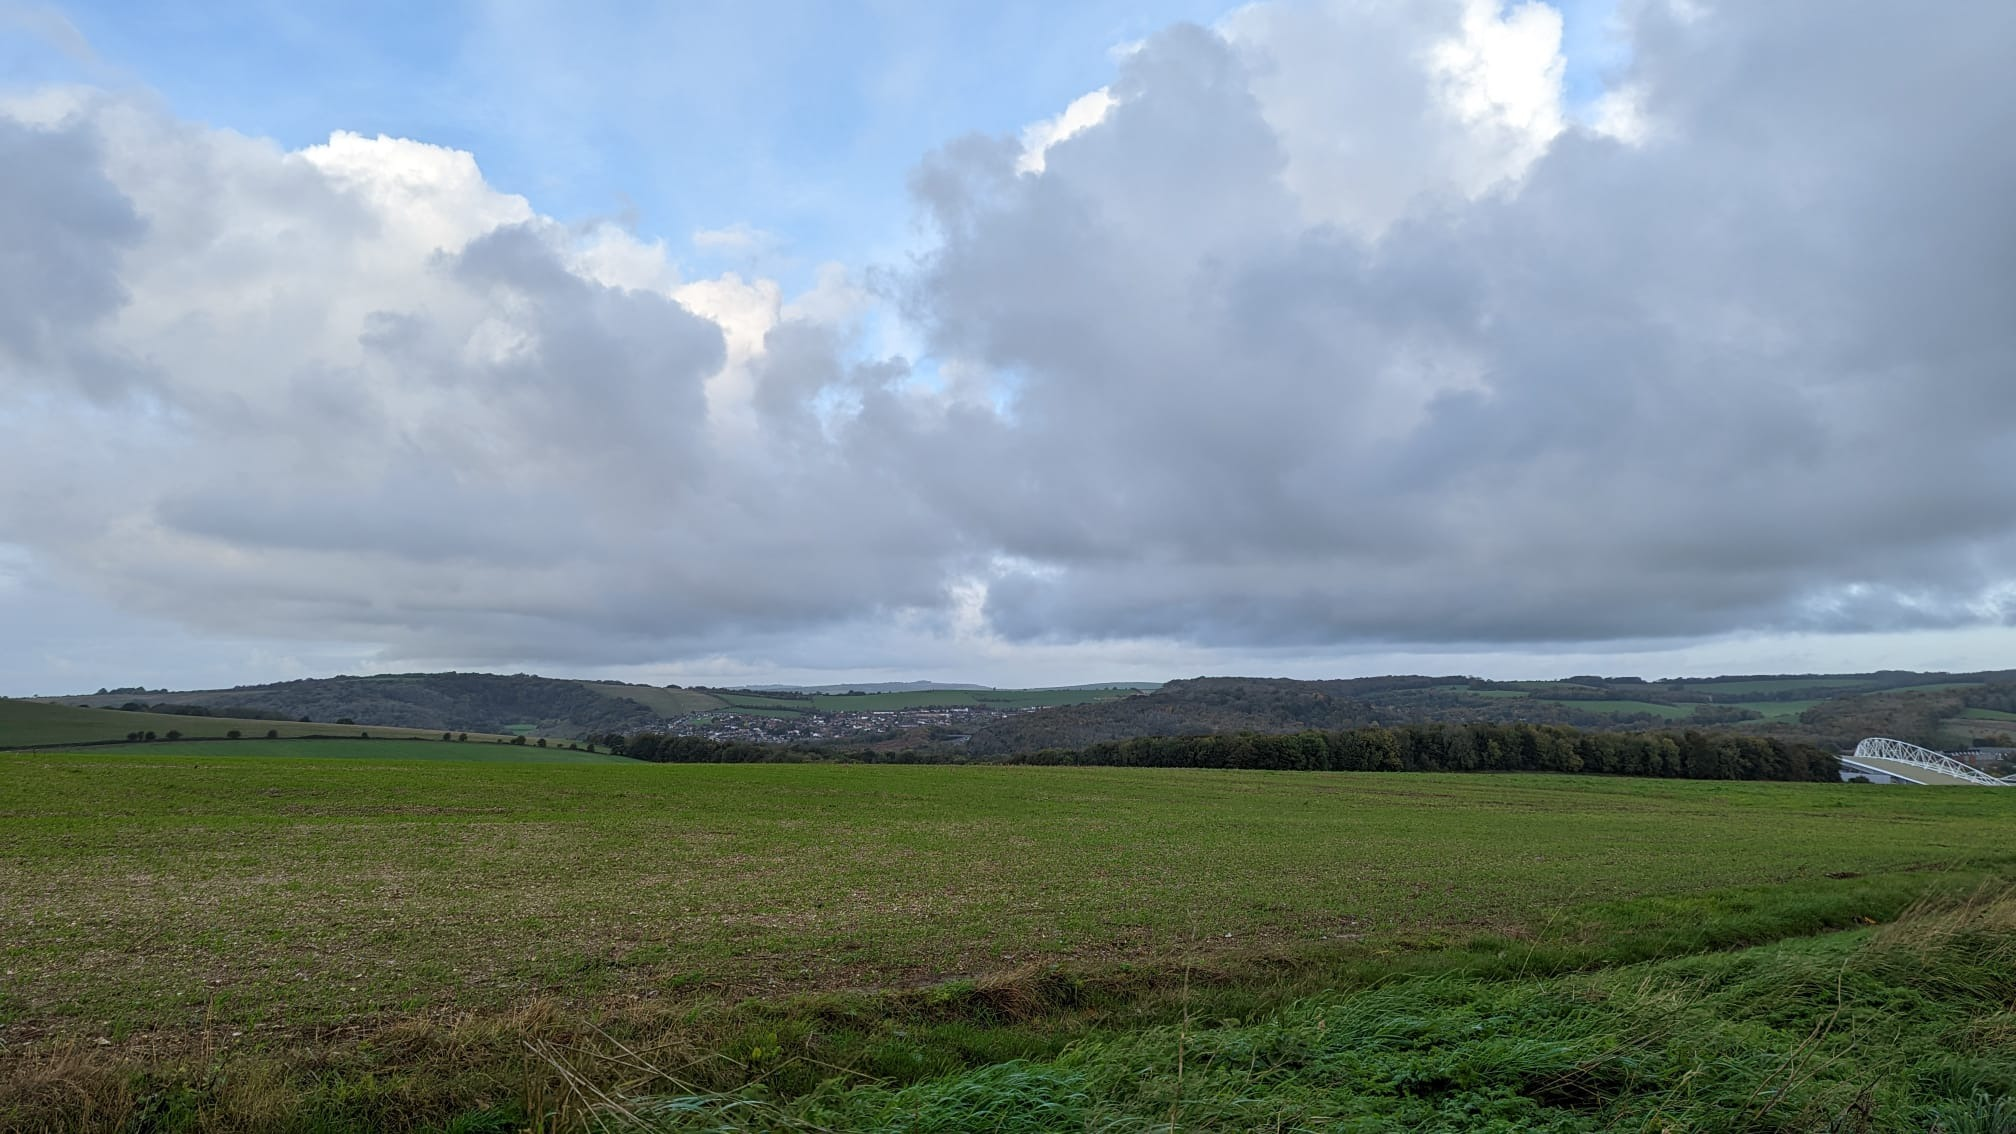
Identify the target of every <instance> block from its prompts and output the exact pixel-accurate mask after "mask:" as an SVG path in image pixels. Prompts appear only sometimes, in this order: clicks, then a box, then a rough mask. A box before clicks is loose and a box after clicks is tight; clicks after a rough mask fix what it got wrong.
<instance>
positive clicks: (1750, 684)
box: [1671, 677, 1915, 697]
mask: <svg viewBox="0 0 2016 1134" xmlns="http://www.w3.org/2000/svg"><path fill="white" fill-rule="evenodd" d="M1878 684H1881V682H1880V681H1879V680H1878V679H1877V678H1873V677H1760V678H1755V679H1751V680H1736V681H1689V682H1685V683H1683V684H1680V685H1678V686H1673V687H1671V688H1677V689H1681V690H1684V691H1686V692H1689V693H1712V694H1714V695H1715V696H1717V697H1721V696H1724V695H1731V696H1755V695H1763V694H1770V693H1783V692H1785V691H1787V690H1791V689H1838V690H1841V691H1842V692H1844V693H1845V692H1851V691H1859V690H1863V689H1868V688H1871V687H1873V686H1876V685H1878ZM1914 688H1915V687H1914Z"/></svg>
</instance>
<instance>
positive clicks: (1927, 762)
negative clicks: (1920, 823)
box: [1841, 736, 2016, 787]
mask: <svg viewBox="0 0 2016 1134" xmlns="http://www.w3.org/2000/svg"><path fill="white" fill-rule="evenodd" d="M1841 767H1842V769H1843V771H1844V774H1851V775H1853V774H1861V775H1880V776H1888V777H1889V778H1891V779H1893V780H1902V781H1903V782H1905V783H1907V784H1927V785H1934V784H1936V785H1966V786H1971V787H2016V782H2012V780H2016V777H2012V779H2001V780H1998V779H1996V778H1995V777H1994V776H1991V775H1989V774H1988V773H1986V772H1984V771H1982V770H1981V769H1979V768H1976V767H1973V766H1971V765H1968V764H1963V763H1961V762H1960V761H1958V760H1955V759H1954V758H1952V757H1951V756H1948V755H1946V754H1945V753H1944V752H1934V751H1932V750H1931V749H1930V748H1920V747H1918V746H1917V745H1915V744H1907V743H1905V742H1904V741H1901V740H1892V739H1890V738H1889V737H1887V736H1872V737H1869V738H1868V739H1867V740H1864V741H1862V743H1860V744H1857V745H1856V746H1855V751H1854V753H1853V754H1852V755H1848V756H1843V757H1841Z"/></svg>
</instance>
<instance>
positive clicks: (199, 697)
mask: <svg viewBox="0 0 2016 1134" xmlns="http://www.w3.org/2000/svg"><path fill="white" fill-rule="evenodd" d="M898 685H899V687H898V688H894V689H881V690H879V691H869V687H867V686H835V687H833V688H834V689H836V690H848V691H836V692H823V691H818V690H807V691H796V690H785V689H774V690H771V691H768V692H757V691H752V690H747V689H682V688H678V687H675V686H655V685H631V684H626V683H623V682H617V681H578V680H572V679H567V678H555V677H536V676H532V675H529V674H517V675H512V676H502V675H497V674H488V673H400V674H383V675H379V676H373V677H329V678H317V679H312V680H305V681H284V682H278V683H275V684H271V685H242V686H237V687H234V688H231V689H195V690H182V691H177V692H169V691H167V690H165V689H164V690H146V689H138V688H128V689H107V690H102V691H100V692H98V693H93V694H89V695H81V696H73V697H63V698H54V699H52V700H55V701H58V702H60V703H63V704H67V705H71V706H80V707H81V706H89V707H91V708H95V709H119V708H122V707H128V706H130V707H133V708H141V709H151V710H154V711H157V712H161V713H174V712H180V711H191V710H194V709H202V710H205V711H207V712H209V713H211V714H213V715H215V714H225V715H233V716H240V717H265V718H271V719H273V720H278V721H287V722H299V721H301V720H302V718H307V719H308V720H309V721H311V722H315V723H318V724H325V725H326V724H333V723H335V722H338V721H351V722H354V723H356V724H357V725H359V726H367V727H368V726H375V727H403V728H412V729H418V730H422V731H425V730H436V731H443V730H445V731H458V732H471V733H476V732H482V733H518V734H523V735H533V736H545V737H551V738H554V739H559V740H582V739H587V738H589V737H593V736H603V735H606V734H608V733H612V732H613V733H634V732H640V731H644V730H647V729H651V728H654V727H658V726H660V725H662V724H663V722H665V721H666V720H668V719H672V718H679V717H691V716H695V715H706V714H717V713H718V714H736V715H738V716H742V717H749V716H758V717H780V718H781V717H801V716H807V715H812V714H820V713H868V712H889V711H896V710H903V709H928V708H942V707H948V706H969V707H974V708H984V709H993V710H997V711H1003V712H1007V711H1014V710H1020V709H1028V708H1035V707H1041V706H1050V705H1073V704H1079V703H1083V702H1091V701H1102V700H1108V699H1112V698H1124V697H1131V696H1134V695H1135V694H1136V693H1137V691H1138V689H1139V688H1140V686H1138V685H1132V684H1114V685H1101V686H1080V687H1075V688H1068V689H990V688H987V687H985V686H954V685H942V684H936V683H932V682H902V683H898ZM923 686H931V687H930V688H924V687H923ZM1150 688H1152V686H1151V687H1150ZM157 731H158V730H157ZM181 731H182V732H184V733H185V734H188V735H199V734H198V733H195V732H192V731H191V730H190V729H189V728H187V727H184V728H183V729H182V730H181ZM202 735H207V734H202ZM219 735H221V733H220V734H219ZM259 735H264V729H263V728H262V729H260V730H259ZM6 743H7V741H6V740H5V739H4V738H0V746H5V745H6Z"/></svg>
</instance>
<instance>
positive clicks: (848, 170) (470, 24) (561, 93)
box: [0, 0, 1232, 289]
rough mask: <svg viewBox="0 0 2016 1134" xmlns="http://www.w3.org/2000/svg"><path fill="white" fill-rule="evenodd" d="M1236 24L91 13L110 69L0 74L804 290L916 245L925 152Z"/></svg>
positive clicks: (60, 66) (546, 8)
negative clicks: (360, 147) (346, 140)
mask: <svg viewBox="0 0 2016 1134" xmlns="http://www.w3.org/2000/svg"><path fill="white" fill-rule="evenodd" d="M1231 6H1232V5H1230V4H1228V3H1226V0H1072V2H1070V3H1049V4H1032V5H996V4H991V3H980V2H977V0H949V2H943V3H929V4H925V3H894V2H880V3H877V2H870V3H862V4H831V3H825V2H823V0H767V2H762V3H751V2H730V0H708V2H691V3H677V4H673V3H654V2H648V0H623V2H619V3H613V4H597V5H578V4H561V3H558V2H557V0H507V2H501V3H495V4H475V3H453V2H447V3H428V4H408V3H392V2H389V0H362V2H351V0H344V2H342V3H337V2H334V0H299V2H285V3H283V2H278V0H263V2H253V3H235V4H221V3H197V2H188V0H179V2H178V0H164V2H162V3H153V4H144V5H135V4H130V3H125V2H124V0H79V2H76V3H68V4H63V5H60V6H59V7H58V8H55V9H47V8H44V9H36V11H40V12H44V13H48V12H52V11H53V12H58V13H60V15H61V16H63V17H67V21H68V23H69V24H71V25H73V26H74V27H75V29H76V30H77V32H78V33H80V34H81V37H82V39H83V40H85V41H88V42H89V43H90V44H91V45H92V48H93V49H95V52H96V55H97V56H98V57H99V58H100V59H101V60H103V63H102V64H101V65H96V66H94V65H91V64H87V63H83V62H80V61H79V60H78V59H76V58H74V57H73V54H72V53H68V52H66V51H65V50H64V49H63V48H61V47H60V46H58V45H57V44H56V43H55V42H54V40H55V38H56V37H52V36H48V35H33V34H30V35H23V36H17V37H14V38H16V39H19V40H24V41H27V42H26V46H22V45H21V44H18V43H17V44H15V45H12V46H10V47H9V48H8V49H6V52H7V54H6V55H5V56H0V58H6V59H7V61H8V62H9V63H10V64H16V65H14V66H10V68H9V71H8V73H9V74H10V75H12V76H14V77H15V81H16V82H20V83H35V82H46V81H87V82H95V83H99V84H103V85H117V86H135V87H144V88H148V89H152V90H155V91H158V92H159V93H160V95H161V96H162V98H163V99H164V101H165V102H166V104H167V105H168V107H169V108H170V109H171V110H172V111H173V112H174V113H175V114H177V115H178V116H181V117H184V118H189V119H193V120H196V121H200V122H204V123H207V124H210V125H213V126H220V127H228V128H230V129H234V130H237V131H240V132H242V133H246V134H252V135H259V136H265V137H271V138H273V139H275V140H277V141H278V142H280V143H281V144H282V145H285V146H287V147H289V148H295V147H299V146H304V145H310V144H313V143H316V142H320V141H323V140H325V139H326V138H327V137H328V135H329V133H330V132H331V131H334V130H352V131H356V132H358V133H362V134H366V135H373V134H379V133H384V134H388V135H394V136H402V137H410V138H415V139H418V140H421V141H425V142H431V143H434V144H437V145H446V146H452V147H455V148H458V149H465V150H469V151H471V152H472V153H474V154H475V155H476V158H477V161H478V163H479V164H480V165H481V167H482V168H483V170H484V173H485V175H486V176H487V177H488V178H489V179H490V180H491V182H492V183H493V184H494V185H496V186H497V187H498V188H500V189H503V190H505V191H507V192H513V193H520V194H523V195H524V196H526V197H527V198H528V199H529V200H531V201H532V203H533V205H534V207H535V208H537V209H539V210H540V211H541V212H544V213H548V214H550V215H553V216H556V217H559V218H561V219H563V220H582V219H588V218H593V217H618V218H622V219H624V220H625V221H626V222H628V223H632V224H634V225H635V226H636V228H637V229H638V231H639V232H640V234H642V235H644V236H646V237H647V238H649V237H657V238H663V239H665V240H666V242H667V244H668V245H669V246H671V247H673V248H686V247H688V239H689V237H690V235H691V234H692V233H693V232H695V231H696V230H707V229H720V228H725V227H727V226H730V225H734V224H738V223H739V224H745V225H749V226H752V227H754V228H757V229H762V230H766V231H769V232H773V233H783V234H788V236H789V245H790V247H791V248H792V249H794V250H798V251H800V252H801V253H802V254H803V255H804V256H805V266H801V267H800V269H799V270H801V271H803V272H805V273H808V281H809V272H810V271H811V270H812V268H811V267H810V265H816V263H817V262H819V261H823V260H829V259H839V260H842V261H845V262H849V263H859V262H861V261H862V260H863V259H865V258H867V257H869V256H871V255H872V254H874V253H876V252H880V251H886V250H888V249H890V248H900V247H902V246H904V245H905V244H906V243H907V240H906V232H907V230H908V228H909V223H910V216H911V207H910V203H909V200H908V196H907V191H906V179H907V177H908V174H909V171H910V169H911V168H912V167H913V166H914V165H915V163H916V162H917V160H918V159H919V158H920V157H921V156H922V155H923V154H924V153H926V152H928V151H929V150H930V149H931V148H933V147H935V146H937V145H940V144H943V143H944V142H946V141H948V140H950V139H952V138H954V137H956V136H958V135H960V134H963V133H966V132H968V131H973V130H979V131H985V132H990V133H1013V132H1015V131H1017V130H1019V129H1020V128H1021V127H1022V126H1024V125H1025V124H1027V123H1028V122H1031V121H1034V120H1036V119H1039V118H1044V117H1048V116H1050V115H1053V114H1055V113H1057V111H1059V110H1060V109H1062V108H1063V107H1064V106H1065V105H1066V104H1067V103H1069V102H1070V100H1071V99H1073V98H1076V97H1077V96H1079V95H1081V94H1083V93H1085V92H1086V91H1089V90H1091V89H1093V88H1095V87H1098V86H1100V85H1101V84H1103V83H1105V82H1107V81H1108V80H1109V79H1110V77H1111V70H1112V61H1111V59H1110V58H1109V56H1108V52H1109V50H1110V49H1111V48H1112V47H1114V46H1115V45H1116V44H1121V43H1126V42H1130V41H1133V40H1138V39H1140V38H1142V37H1143V36H1145V35H1148V34H1150V33H1151V32H1153V31H1154V30H1156V29H1157V28H1160V27H1162V26H1165V25H1167V24H1169V23H1172V22H1175V21H1177V20H1193V21H1197V22H1204V23H1209V22H1211V21H1212V20H1215V19H1216V18H1218V17H1219V16H1221V15H1222V14H1223V13H1224V12H1225V11H1226V10H1227V9H1228V8H1230V7H1231ZM23 11H28V9H23ZM44 22H46V21H44ZM16 56H18V58H15V57H16ZM120 80H124V81H120ZM682 259H683V257H682ZM784 282H785V283H786V286H787V289H788V288H790V286H791V285H792V284H793V283H794V282H799V281H793V280H789V279H787V280H785V281H784Z"/></svg>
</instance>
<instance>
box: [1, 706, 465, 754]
mask: <svg viewBox="0 0 2016 1134" xmlns="http://www.w3.org/2000/svg"><path fill="white" fill-rule="evenodd" d="M234 730H235V731H237V732H238V733H240V734H241V735H243V736H245V737H248V738H259V739H261V740H262V741H263V740H264V738H265V736H266V734H267V733H268V732H275V733H278V734H279V735H280V736H281V737H282V738H294V737H307V736H329V735H331V734H350V735H355V734H356V733H358V732H369V733H370V734H371V735H372V736H373V737H405V738H409V739H418V740H439V739H441V733H440V732H439V731H436V730H432V729H415V728H392V727H386V726H380V725H367V726H359V725H338V724H329V723H327V722H322V723H311V722H306V721H273V720H254V719H240V718H234V717H191V716H182V715H180V714H176V713H140V712H125V711H123V710H119V709H93V708H80V707H78V706H74V705H58V704H50V703H46V702H41V701H22V700H13V699H7V698H0V748H27V747H30V746H35V745H62V744H102V743H111V742H115V741H121V740H123V739H124V738H125V737H126V736H127V735H128V734H129V733H134V732H143V733H144V732H152V733H154V734H155V735H156V736H162V737H165V736H167V735H168V734H169V733H170V732H179V733H181V734H182V735H183V736H185V737H191V738H208V739H216V740H223V739H225V738H226V737H228V736H229V735H230V734H231V732H233V731H234ZM469 735H470V739H471V740H475V739H479V738H480V739H482V740H485V741H489V740H494V739H497V737H496V735H495V734H479V733H471V734H469Z"/></svg>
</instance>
